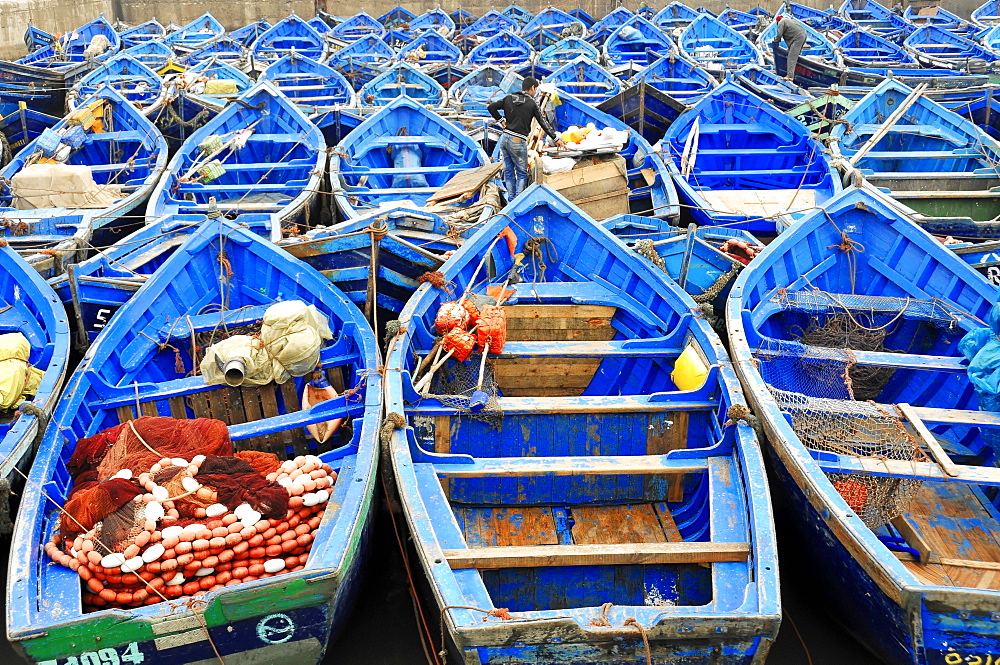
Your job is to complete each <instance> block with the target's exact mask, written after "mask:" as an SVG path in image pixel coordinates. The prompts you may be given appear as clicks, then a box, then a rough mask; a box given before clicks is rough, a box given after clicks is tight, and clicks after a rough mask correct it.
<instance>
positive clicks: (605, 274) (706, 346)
mask: <svg viewBox="0 0 1000 665" xmlns="http://www.w3.org/2000/svg"><path fill="white" fill-rule="evenodd" d="M501 232H502V233H503V234H505V235H506V237H507V238H508V239H510V240H509V243H510V244H508V242H504V238H500V239H499V242H498V241H497V234H498V233H501ZM511 236H513V238H511ZM542 237H544V238H546V241H540V238H542ZM539 242H542V243H543V246H544V245H548V244H551V247H554V248H558V249H559V250H560V251H559V254H558V258H557V256H556V254H545V252H546V251H547V250H544V249H543V250H541V252H542V253H540V254H539V253H538V252H537V251H536V250H535V248H536V247H538V243H539ZM515 253H516V254H521V253H524V254H525V255H527V256H532V257H533V258H532V263H531V265H525V264H519V263H516V262H515V259H514V258H513V255H514V254H515ZM487 263H488V264H489V268H488V269H486V268H483V267H482V266H484V265H485V264H487ZM441 272H442V273H443V275H444V278H445V279H446V280H449V281H450V282H451V283H453V284H455V290H454V292H453V293H452V292H446V291H444V290H442V289H439V288H435V287H433V286H432V285H431V284H425V285H422V286H421V287H420V289H418V290H417V293H416V294H415V295H414V297H413V298H412V299H411V300H410V302H408V303H407V306H406V308H405V309H404V310H403V313H402V315H401V317H400V320H401V322H402V327H401V332H400V334H399V335H397V337H396V338H395V340H394V341H393V342H392V344H391V345H390V350H389V353H388V360H387V368H388V374H387V384H386V387H387V395H386V400H387V408H388V410H389V411H390V412H392V413H396V414H399V415H400V416H402V417H401V418H398V419H395V422H394V425H395V426H396V427H397V429H395V430H393V431H392V432H391V438H390V439H389V444H388V449H389V453H390V456H391V457H390V461H391V463H392V465H393V470H394V473H395V476H396V479H397V486H398V491H399V498H400V504H401V505H402V507H403V512H404V514H405V515H406V518H407V521H408V523H409V525H410V528H411V532H412V533H413V543H414V546H415V548H416V551H417V556H418V558H419V560H420V562H421V564H422V565H423V569H424V571H425V573H426V575H427V576H428V580H429V582H430V585H431V589H432V590H433V594H434V599H435V601H436V603H437V607H438V608H440V610H441V611H442V613H443V614H442V616H443V625H444V627H445V631H444V632H445V635H444V637H445V643H444V644H443V645H440V646H441V647H442V648H443V650H445V651H447V652H448V653H449V654H451V655H453V657H455V658H456V659H471V658H481V659H483V660H496V659H503V660H505V661H506V662H509V663H512V664H525V663H530V662H538V659H539V658H540V657H541V658H542V659H544V660H546V661H548V662H558V661H567V662H574V663H607V664H612V665H624V664H625V663H633V662H643V661H644V660H645V659H646V658H647V656H648V659H649V661H650V662H668V661H670V660H675V659H689V660H690V659H695V660H708V659H710V658H715V659H716V660H717V661H718V662H720V663H738V662H751V661H753V660H754V659H755V658H761V657H763V655H764V652H765V651H766V650H767V648H768V646H769V644H770V642H771V641H772V640H773V639H774V635H775V633H776V631H777V627H778V623H779V621H780V600H779V596H778V577H777V574H776V573H777V567H776V566H777V562H776V552H775V540H774V533H773V527H772V522H771V519H770V515H769V512H768V511H769V510H770V505H769V501H768V498H767V495H766V493H764V492H763V491H762V489H763V483H764V467H763V459H762V458H761V456H760V453H759V449H758V447H757V443H756V442H755V434H754V433H753V430H752V429H751V428H750V427H749V426H747V425H746V424H745V421H741V420H739V417H738V416H734V415H733V414H736V413H743V412H742V411H741V410H740V409H742V408H745V405H744V402H743V398H742V396H741V394H740V392H739V385H738V383H737V381H736V377H735V375H734V374H732V373H731V372H730V369H729V366H728V362H727V361H726V355H725V350H724V348H723V346H722V344H721V342H720V341H719V339H718V338H717V337H716V336H715V334H714V333H713V332H712V330H711V328H710V327H709V325H708V323H707V322H706V321H705V320H704V319H702V318H695V317H694V316H692V315H691V311H690V309H691V307H692V306H693V305H694V303H692V302H691V300H690V298H689V297H688V296H687V295H686V294H684V293H683V292H682V291H681V290H680V289H679V288H678V287H677V286H676V284H674V283H673V282H672V281H668V280H666V279H665V278H664V277H662V273H659V274H658V273H657V271H656V269H655V268H653V267H651V266H649V265H647V264H646V263H644V262H643V261H641V260H640V259H638V257H636V256H635V255H632V254H630V253H628V252H627V251H626V250H625V248H624V247H623V246H622V244H621V243H620V241H618V240H616V239H615V238H614V236H612V235H611V234H610V233H609V232H608V231H607V230H605V229H603V228H601V227H600V226H598V225H597V224H595V223H594V222H593V221H592V220H591V219H590V218H589V217H587V216H586V215H585V214H584V213H583V212H582V211H581V210H580V209H579V208H576V207H575V206H573V205H572V204H570V203H569V202H567V201H566V200H565V199H563V198H561V197H560V196H559V195H558V194H557V193H556V192H554V191H552V190H549V189H547V188H545V187H544V186H534V187H532V188H529V189H528V190H527V191H526V192H525V193H524V194H523V195H522V196H521V197H519V198H518V199H517V201H515V203H513V204H512V205H510V206H508V207H507V208H505V209H504V214H503V215H498V216H496V217H494V218H493V219H492V220H491V221H490V222H489V223H488V224H487V225H486V226H485V227H484V228H483V230H482V231H481V232H480V233H479V234H477V235H476V236H474V238H473V239H471V240H470V241H469V242H467V243H466V244H465V245H463V247H462V248H461V249H460V250H459V251H458V252H456V254H455V256H454V257H453V258H452V259H451V260H450V261H449V262H448V263H447V264H445V266H443V267H442V270H441ZM459 299H461V300H464V299H469V300H471V301H473V302H475V303H477V309H480V310H481V311H482V312H483V314H482V315H481V318H479V321H478V328H477V332H478V333H479V334H481V335H483V336H482V337H481V339H482V340H483V345H484V347H483V348H482V353H475V354H474V355H472V356H471V357H470V358H468V359H465V358H463V359H462V360H463V361H464V362H460V361H457V360H455V358H451V359H449V360H446V361H445V363H444V364H443V365H442V364H441V363H440V361H439V362H438V363H434V365H432V366H431V370H430V372H429V375H430V377H431V378H430V379H429V381H430V383H426V381H425V380H423V379H422V378H418V373H417V369H418V368H417V362H418V361H419V363H420V365H421V369H426V366H427V365H431V363H432V362H433V361H434V358H435V356H436V355H438V354H436V352H435V334H436V325H435V318H436V316H437V314H438V312H439V310H440V309H441V308H442V307H448V306H447V305H445V301H454V300H459ZM498 299H499V300H498ZM497 302H500V303H502V307H498V306H496V304H495V303H497ZM454 306H455V304H454V303H452V304H451V307H452V308H453V307H454ZM501 316H502V318H503V321H504V322H505V325H506V332H505V335H504V339H503V340H500V339H499V335H497V334H496V332H495V331H496V326H495V325H493V324H491V323H490V322H491V319H492V318H493V317H496V318H499V317H501ZM484 329H485V331H486V332H485V333H484ZM454 337H455V336H454V334H452V337H451V338H446V339H453V338H454ZM472 337H473V340H475V334H473V336H472ZM445 344H449V346H450V342H445ZM487 347H488V348H487ZM498 347H499V348H498ZM464 348H465V347H460V349H464ZM684 353H686V354H687V356H686V357H685V358H684V359H683V360H681V359H680V356H681V354H684ZM490 354H492V357H491V356H490ZM440 355H444V354H440ZM462 355H466V354H465V353H464V352H463V353H462ZM484 356H485V357H484ZM487 358H489V359H490V360H491V361H492V362H489V363H486V362H485V360H486V359H487ZM555 358H558V362H559V363H560V370H559V373H558V376H557V375H554V374H553V373H552V371H551V368H552V367H553V365H552V363H553V362H554V359H555ZM693 358H697V361H696V364H697V365H698V366H699V367H702V368H704V370H705V371H703V372H701V373H700V374H699V376H698V377H697V378H693V377H688V375H687V374H686V373H685V365H686V363H687V361H688V360H690V359H693ZM437 365H440V367H437ZM481 366H482V367H483V368H484V369H483V371H482V372H480V367H481ZM709 367H711V369H708V368H709ZM671 370H673V372H672V376H673V379H671V378H670V377H671ZM480 376H481V379H480V378H479V377H480ZM477 383H478V386H477ZM425 385H426V387H425ZM483 403H485V405H484V406H481V407H480V409H479V410H478V411H477V410H474V409H475V405H479V404H483ZM734 406H735V407H737V408H736V409H732V407H734ZM682 414H683V415H682ZM459 418H460V419H461V420H459ZM668 422H669V423H670V425H667V424H666V423H668ZM459 423H461V425H460V426H459ZM667 432H669V433H667ZM723 469H724V471H723ZM716 474H719V475H716ZM720 476H721V478H720ZM715 478H719V480H713V479H715ZM671 488H672V489H671ZM734 517H735V521H734ZM640 525H641V526H640ZM737 551H738V553H737ZM724 552H725V553H724ZM436 561H437V562H441V564H438V563H435V562H436ZM639 564H641V565H639ZM698 564H701V565H698ZM709 589H711V590H712V591H711V592H710V591H709ZM501 608H503V609H501ZM682 627H683V630H682V631H681V632H680V634H679V633H678V629H680V628H682ZM720 628H725V630H724V631H722V630H720ZM500 630H502V633H501V632H499V631H500ZM432 648H434V649H437V648H438V645H433V646H432ZM541 654H544V656H542V655H541Z"/></svg>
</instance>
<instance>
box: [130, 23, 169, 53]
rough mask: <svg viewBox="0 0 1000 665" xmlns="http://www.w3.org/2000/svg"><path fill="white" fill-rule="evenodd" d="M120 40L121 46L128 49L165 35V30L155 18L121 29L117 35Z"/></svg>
mask: <svg viewBox="0 0 1000 665" xmlns="http://www.w3.org/2000/svg"><path fill="white" fill-rule="evenodd" d="M118 36H119V37H121V40H122V48H123V49H128V48H132V47H133V46H138V45H139V44H145V43H147V42H153V41H157V40H160V39H163V38H164V37H166V36H167V31H166V30H165V29H164V27H163V26H162V25H161V24H160V22H159V21H157V20H156V19H155V18H154V19H150V20H149V21H146V22H145V23H140V24H139V25H136V26H132V27H131V28H129V29H128V30H123V31H122V32H120V33H119V35H118Z"/></svg>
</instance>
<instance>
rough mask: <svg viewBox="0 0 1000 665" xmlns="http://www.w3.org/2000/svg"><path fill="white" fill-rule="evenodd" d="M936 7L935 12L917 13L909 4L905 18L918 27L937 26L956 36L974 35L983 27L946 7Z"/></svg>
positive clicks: (904, 14)
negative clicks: (927, 13)
mask: <svg viewBox="0 0 1000 665" xmlns="http://www.w3.org/2000/svg"><path fill="white" fill-rule="evenodd" d="M935 9H936V11H935V13H934V14H929V15H925V14H917V11H916V10H915V9H914V8H913V7H912V6H909V5H907V7H906V10H905V11H904V12H903V18H905V19H906V20H907V21H909V22H910V23H912V24H913V25H915V26H917V27H918V28H921V27H925V26H935V27H938V28H942V29H943V30H947V31H948V32H951V33H954V34H955V35H956V36H958V35H962V36H963V37H972V36H973V35H974V34H975V33H976V32H978V31H979V29H980V28H981V27H982V26H978V25H976V24H974V23H969V22H968V21H966V20H965V19H963V18H962V17H960V16H959V15H958V14H955V13H953V12H950V11H948V10H947V9H945V8H944V7H935Z"/></svg>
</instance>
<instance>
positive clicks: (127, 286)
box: [48, 213, 272, 350]
mask: <svg viewBox="0 0 1000 665" xmlns="http://www.w3.org/2000/svg"><path fill="white" fill-rule="evenodd" d="M207 219H208V217H207V216H206V215H175V216H173V217H163V218H161V219H157V220H155V221H153V222H150V223H149V224H146V225H144V226H142V227H141V228H140V229H138V230H137V231H135V232H134V233H131V234H129V235H128V236H125V237H124V238H122V239H121V240H119V241H118V242H116V243H115V244H114V245H112V246H110V247H108V248H106V249H103V250H102V251H100V252H98V253H97V254H95V255H93V256H91V257H90V258H88V259H86V260H84V261H81V262H80V263H77V264H75V265H72V266H69V267H68V268H67V270H66V273H64V274H62V275H59V276H57V277H53V278H51V279H50V280H49V281H48V283H49V286H50V287H52V289H53V290H54V291H55V292H56V295H57V296H58V297H59V299H60V300H61V301H62V302H63V304H64V305H65V306H66V309H67V310H68V311H70V312H72V313H73V315H74V319H75V325H76V334H75V340H74V347H76V348H78V349H80V350H83V349H86V348H87V347H88V346H89V345H90V344H92V343H93V342H94V341H95V340H96V339H97V336H98V335H99V334H100V333H101V331H102V330H104V328H105V327H106V326H107V325H108V322H110V321H111V317H113V316H114V315H115V312H117V311H118V310H119V308H121V306H122V305H124V304H125V303H126V302H128V301H129V299H130V298H131V297H132V296H134V295H135V294H136V292H137V291H138V290H139V289H140V288H141V287H142V285H143V284H145V283H146V281H147V280H148V279H149V278H150V276H151V275H153V274H154V273H155V272H156V271H157V270H158V269H159V268H160V266H162V265H163V264H164V262H166V260H167V259H169V258H170V257H171V256H173V255H174V253H176V252H177V250H178V249H179V248H180V247H181V246H183V245H184V243H185V242H186V241H187V239H188V238H189V237H190V235H191V234H192V233H193V232H194V231H196V230H197V229H198V228H199V227H200V226H201V225H202V224H203V223H204V222H205V221H206V220H207ZM236 223H237V224H239V225H240V226H241V227H243V228H248V229H250V230H251V231H253V232H254V233H256V234H257V235H259V236H261V237H264V238H270V237H271V236H272V234H271V215H268V214H266V213H263V214H262V213H248V214H243V215H240V216H239V218H238V219H237V220H236Z"/></svg>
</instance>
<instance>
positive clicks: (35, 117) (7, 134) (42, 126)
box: [0, 104, 60, 157]
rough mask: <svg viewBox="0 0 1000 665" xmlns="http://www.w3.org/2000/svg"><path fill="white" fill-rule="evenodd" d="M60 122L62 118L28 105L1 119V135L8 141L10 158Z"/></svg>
mask: <svg viewBox="0 0 1000 665" xmlns="http://www.w3.org/2000/svg"><path fill="white" fill-rule="evenodd" d="M59 120H60V118H57V117H55V116H52V115H46V114H44V113H41V112H39V111H35V110H32V109H29V108H28V105H27V104H25V105H24V106H21V107H18V109H17V110H16V111H14V112H13V113H10V114H9V115H5V116H4V117H3V118H0V134H3V135H4V138H5V139H6V141H7V146H8V148H9V149H10V156H11V157H13V156H14V155H16V154H17V153H18V152H19V151H20V150H21V149H22V148H24V146H26V145H28V144H29V143H31V142H32V141H34V140H35V139H36V138H38V136H39V135H40V134H41V133H42V132H44V131H45V130H46V129H49V128H50V127H53V126H55V124H56V123H57V122H59Z"/></svg>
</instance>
